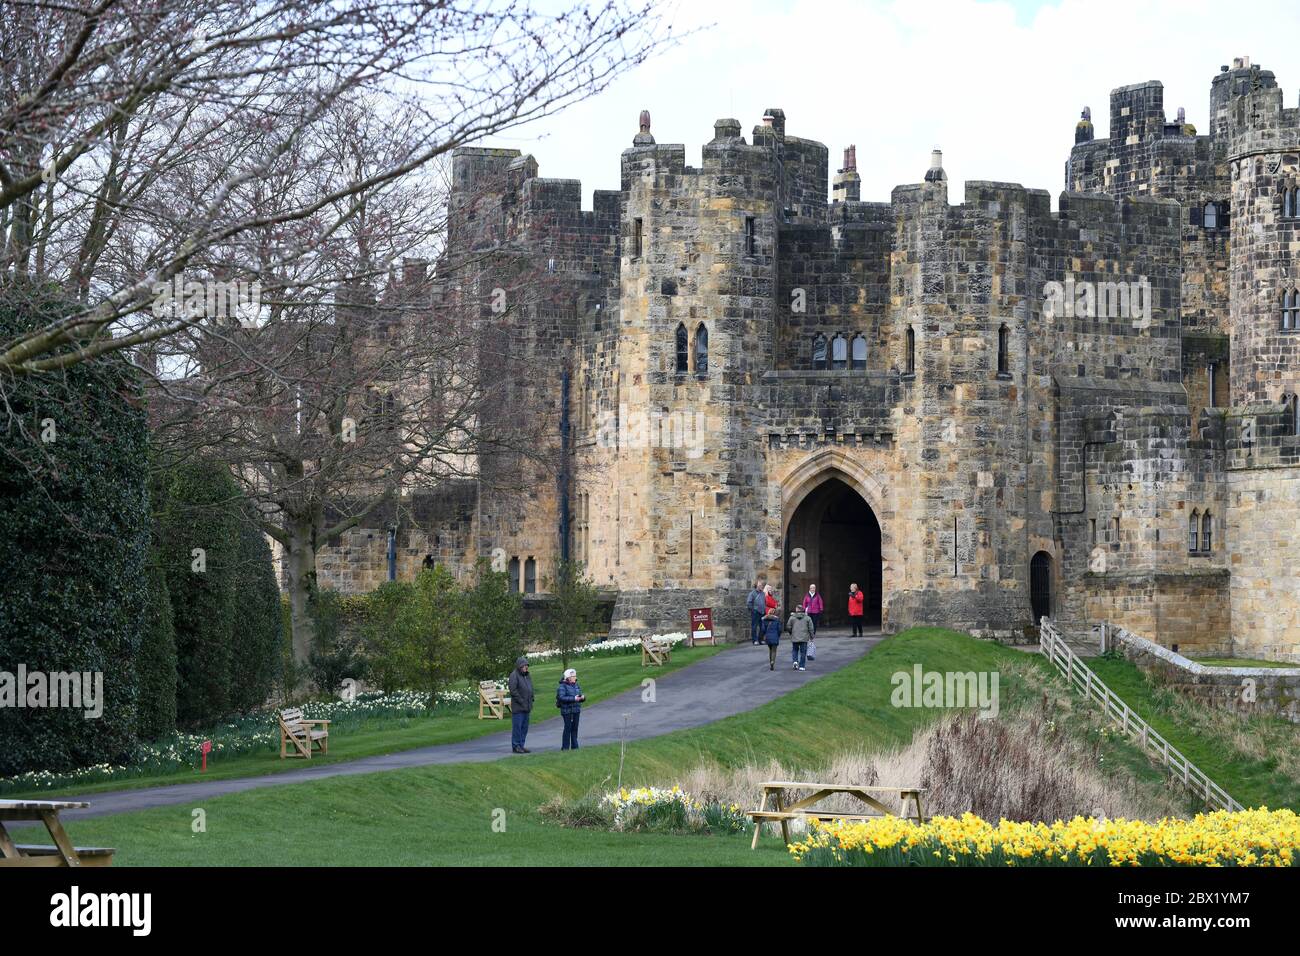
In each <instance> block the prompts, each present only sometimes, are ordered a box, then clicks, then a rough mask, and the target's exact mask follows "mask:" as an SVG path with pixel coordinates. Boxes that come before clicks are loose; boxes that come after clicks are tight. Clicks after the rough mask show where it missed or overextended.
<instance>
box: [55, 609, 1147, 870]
mask: <svg viewBox="0 0 1300 956" xmlns="http://www.w3.org/2000/svg"><path fill="white" fill-rule="evenodd" d="M676 656H677V655H674V657H676ZM918 663H919V664H920V665H921V666H922V667H923V668H924V669H925V670H938V671H977V672H978V671H999V672H1001V673H1002V674H1003V679H1002V681H1001V686H1000V692H1001V706H1002V709H1003V711H1004V712H1008V711H1010V710H1011V709H1012V708H1013V707H1015V706H1020V705H1024V706H1029V705H1031V704H1032V703H1033V702H1035V701H1037V700H1038V699H1039V697H1040V696H1041V695H1043V694H1044V693H1045V692H1046V691H1045V690H1044V687H1045V686H1048V685H1049V684H1050V679H1049V678H1048V677H1047V676H1046V674H1045V672H1044V671H1043V670H1042V667H1041V666H1040V661H1039V660H1038V659H1037V658H1029V657H1026V656H1025V655H1024V654H1023V653H1021V652H1018V651H1014V650H1009V649H1006V648H1002V647H1000V646H998V645H995V644H990V643H986V642H981V641H976V640H973V639H971V638H969V637H966V636H964V635H961V634H956V633H954V632H951V631H944V630H940V629H935V628H918V629H914V630H911V631H908V632H905V633H903V634H900V635H896V636H894V637H892V638H889V639H887V640H885V641H884V642H882V643H881V644H880V645H879V646H877V647H876V648H875V649H874V650H872V651H871V653H869V654H868V655H866V656H865V657H864V658H862V659H861V660H859V661H856V662H855V663H853V664H851V665H849V666H847V667H845V668H843V669H842V670H840V671H838V672H836V673H833V674H830V675H828V676H826V677H823V678H820V679H818V680H816V681H814V682H813V683H811V684H809V685H807V686H805V687H802V688H800V689H798V690H796V691H793V692H792V693H790V694H788V695H787V696H785V697H783V698H781V699H779V700H777V701H774V702H772V703H770V704H766V705H764V706H762V707H759V708H757V709H755V710H753V711H749V712H747V713H744V714H739V715H737V716H734V717H729V718H726V719H724V720H721V721H717V722H716V723H713V724H709V725H707V726H704V727H701V728H698V729H695V730H689V731H682V732H678V733H673V734H668V735H665V736H662V737H658V738H653V739H650V740H644V741H635V742H633V743H631V744H630V745H629V746H628V751H627V757H626V763H625V765H624V767H623V783H624V784H625V785H641V784H653V785H657V786H668V785H671V784H672V783H674V782H676V781H677V780H679V779H681V778H682V777H683V775H685V774H688V773H689V772H690V771H691V769H692V768H695V767H698V766H699V765H701V764H702V763H713V764H718V765H721V766H724V767H736V768H741V767H746V766H750V765H753V764H756V763H762V762H766V761H769V760H773V759H775V760H778V761H780V762H781V763H782V764H783V765H785V766H788V767H803V768H816V767H819V766H824V765H826V764H829V763H830V762H832V761H833V760H834V759H835V758H836V756H837V755H839V754H842V753H843V752H845V751H846V750H865V751H873V750H876V751H879V750H884V749H888V748H890V747H895V746H898V745H901V744H905V743H907V742H908V741H910V740H911V739H912V737H913V734H914V732H915V731H916V730H917V728H918V727H920V726H922V725H923V724H926V723H928V722H930V721H932V720H933V719H934V718H935V717H936V716H938V715H940V714H943V713H948V711H945V710H943V709H942V708H927V707H895V706H892V705H891V701H890V697H891V693H892V691H893V683H892V681H891V677H892V675H894V674H895V673H898V672H906V673H910V672H911V671H912V669H913V667H914V665H916V664H918ZM1024 675H1028V677H1026V676H1024ZM539 686H541V683H540V681H539ZM1061 696H1062V698H1063V699H1065V695H1064V694H1063V693H1062V695H1061ZM1095 745H1096V746H1097V747H1098V748H1099V750H1101V751H1104V752H1105V753H1106V754H1107V755H1108V756H1109V757H1110V764H1111V765H1113V766H1116V767H1117V768H1118V767H1120V766H1122V764H1123V760H1122V759H1121V756H1122V755H1125V754H1127V756H1128V758H1129V759H1132V760H1133V761H1134V764H1135V766H1137V767H1138V770H1137V773H1138V775H1139V776H1141V775H1143V774H1145V779H1147V780H1148V781H1150V780H1159V778H1160V775H1159V774H1158V772H1155V771H1152V770H1151V769H1150V768H1149V767H1145V769H1143V767H1142V765H1141V759H1140V758H1138V757H1134V755H1133V752H1132V749H1131V747H1128V746H1127V745H1126V744H1125V743H1123V742H1121V741H1114V740H1110V739H1103V738H1101V737H1098V739H1097V740H1096V741H1095ZM618 771H619V749H618V747H616V746H605V747H591V748H584V749H582V750H580V751H578V752H576V753H543V754H534V755H531V756H529V757H509V758H507V759H504V760H502V761H500V762H496V763H491V764H473V765H465V764H462V765H452V766H431V767H423V768H416V769H409V770H400V771H392V772H386V773H376V774H368V775H363V776H355V777H339V778H334V779H330V780H324V781H319V782H312V783H302V784H295V785H293V787H292V789H291V790H289V789H285V788H278V787H274V788H267V789H263V790H258V791H250V792H247V793H242V794H235V795H231V796H227V797H220V798H215V799H212V800H208V801H205V802H204V803H203V805H202V808H201V809H203V810H204V812H205V815H206V832H203V833H195V832H193V829H192V819H193V817H192V811H193V810H194V809H196V808H195V807H190V806H180V807H173V808H161V809H156V810H150V811H145V812H141V813H133V814H123V815H119V816H114V817H108V818H103V819H92V820H86V821H78V822H74V823H72V824H71V826H70V830H71V832H72V835H73V839H74V840H76V841H77V842H78V843H82V844H94V845H101V846H103V845H107V846H115V847H117V848H118V863H119V865H155V866H181V865H254V864H260V865H277V864H294V865H308V866H312V865H353V864H368V865H389V864H401V865H438V864H460V865H463V864H476V865H516V866H518V865H555V864H556V863H557V862H561V861H562V862H563V863H564V864H565V865H571V866H595V865H614V864H617V865H656V864H666V865H667V864H671V865H679V866H680V865H705V864H712V865H742V864H743V865H763V864H789V863H790V858H789V856H788V855H787V854H786V853H785V852H784V850H783V849H782V848H781V846H780V842H779V841H778V840H774V839H772V838H770V837H769V838H767V839H766V840H764V841H763V843H762V844H761V845H760V848H759V850H758V851H756V852H751V851H750V850H749V842H748V840H747V839H745V838H743V837H699V836H669V835H660V834H627V833H605V832H600V831H593V830H586V829H582V830H579V829H566V828H563V827H560V826H558V825H556V824H555V823H553V822H551V821H548V820H545V819H544V818H543V817H542V816H541V815H540V814H539V813H538V807H539V806H541V805H542V804H544V803H547V802H549V801H551V800H554V799H555V798H557V797H558V798H561V799H576V798H578V797H580V796H582V795H584V794H587V793H591V792H597V791H602V790H607V789H613V786H614V784H615V780H616V777H617V774H618ZM1117 772H1122V771H1119V770H1117ZM502 823H504V828H502Z"/></svg>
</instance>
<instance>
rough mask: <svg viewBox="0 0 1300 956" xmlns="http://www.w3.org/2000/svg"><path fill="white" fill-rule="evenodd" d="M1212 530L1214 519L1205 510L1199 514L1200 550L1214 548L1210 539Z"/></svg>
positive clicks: (1211, 549)
mask: <svg viewBox="0 0 1300 956" xmlns="http://www.w3.org/2000/svg"><path fill="white" fill-rule="evenodd" d="M1213 530H1214V521H1213V520H1212V519H1211V518H1210V513H1209V512H1208V511H1207V512H1205V514H1203V515H1201V550H1202V551H1213V550H1214V545H1213V540H1212V532H1213Z"/></svg>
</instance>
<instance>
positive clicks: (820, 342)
mask: <svg viewBox="0 0 1300 956" xmlns="http://www.w3.org/2000/svg"><path fill="white" fill-rule="evenodd" d="M812 366H813V368H816V369H824V368H826V336H824V335H822V334H821V333H820V332H818V333H817V336H816V338H814V339H813V353H812Z"/></svg>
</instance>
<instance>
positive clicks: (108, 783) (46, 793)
mask: <svg viewBox="0 0 1300 956" xmlns="http://www.w3.org/2000/svg"><path fill="white" fill-rule="evenodd" d="M724 649H725V648H724V646H722V645H719V646H717V647H713V646H708V645H704V646H700V647H693V648H688V647H685V646H680V647H678V648H675V649H674V650H673V653H672V660H671V662H670V663H669V664H667V665H665V666H664V667H662V668H642V667H641V655H640V654H639V653H636V654H612V655H608V656H604V657H591V658H587V659H578V660H576V661H572V662H571V664H572V666H573V667H574V668H576V669H577V671H578V679H579V680H580V681H581V683H582V689H583V690H584V691H586V693H587V696H588V699H589V700H590V701H591V702H592V703H596V702H597V701H600V700H604V699H605V698H607V697H613V696H615V695H617V694H621V693H622V692H623V691H625V690H629V689H631V688H633V687H637V686H638V685H639V684H640V683H641V681H642V680H643V679H644V678H645V676H646V675H647V674H650V673H653V674H654V675H655V676H656V677H657V676H661V675H663V674H666V673H669V672H670V671H674V670H678V669H679V668H682V667H686V666H687V665H689V664H693V663H695V662H696V661H701V660H704V659H705V658H706V657H709V656H711V655H712V654H716V653H718V652H719V651H721V650H724ZM529 669H530V670H531V671H532V674H533V688H534V690H535V691H536V694H537V705H536V706H537V707H538V708H539V712H540V716H539V719H540V717H543V716H544V717H550V716H552V714H553V713H559V711H556V710H555V708H554V707H553V706H552V703H553V702H552V701H551V697H552V695H553V691H554V688H555V685H556V684H558V683H559V682H560V675H561V673H563V670H564V668H563V666H562V665H561V664H560V662H559V661H558V660H554V661H545V662H542V663H540V664H537V665H534V666H532V667H530V668H529ZM548 708H549V710H548ZM267 719H268V721H272V720H274V718H273V717H271V716H268V718H267ZM509 729H510V721H509V720H479V719H478V705H477V704H473V705H466V706H464V707H456V708H440V709H439V711H438V712H437V713H436V715H434V716H421V717H395V716H393V717H373V718H370V719H368V720H366V721H364V722H363V723H360V724H354V725H349V726H348V727H347V728H346V729H345V730H339V731H337V732H336V733H333V734H331V735H330V752H329V756H321V755H319V754H318V755H316V756H314V757H312V759H311V765H312V766H316V765H319V764H322V763H338V762H339V761H343V760H355V759H357V758H358V757H370V756H373V755H375V754H385V753H396V752H397V751H400V750H411V749H413V748H416V747H427V746H430V745H433V744H449V743H456V742H457V741H461V740H470V739H472V738H474V737H481V736H482V735H484V734H490V733H498V732H501V731H503V730H505V731H508V730H509ZM277 740H278V737H277ZM306 764H307V761H305V760H302V759H289V760H281V759H280V749H279V744H278V743H277V744H276V746H275V747H274V748H268V749H267V750H264V751H257V752H254V753H246V754H232V755H230V756H228V757H224V758H221V759H212V758H210V759H209V761H208V770H207V773H203V774H200V773H199V772H198V770H191V769H185V770H178V771H171V772H167V773H155V774H149V775H143V776H138V777H137V776H131V777H122V778H120V779H117V780H103V781H97V782H93V783H80V784H76V785H74V786H71V787H62V788H54V789H43V790H40V791H30V792H27V793H21V792H18V791H14V792H12V793H6V794H5V795H4V796H5V799H10V800H12V799H20V798H22V797H24V796H26V797H31V798H41V799H44V798H49V797H51V796H58V795H62V796H66V795H72V794H94V793H102V792H105V791H109V790H134V789H138V788H140V787H156V786H163V785H168V784H177V783H194V782H196V781H199V780H223V779H229V778H232V777H256V776H261V775H263V774H268V773H279V772H281V771H283V770H295V769H299V768H301V767H303V766H305V765H306Z"/></svg>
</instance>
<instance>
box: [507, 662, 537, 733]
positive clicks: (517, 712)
mask: <svg viewBox="0 0 1300 956" xmlns="http://www.w3.org/2000/svg"><path fill="white" fill-rule="evenodd" d="M507 686H508V687H509V688H510V751H511V753H517V754H526V753H531V751H530V750H528V748H526V747H525V746H524V739H525V738H526V737H527V736H528V718H529V715H531V714H532V712H533V677H532V675H531V674H529V673H528V658H526V657H521V658H519V659H518V660H517V661H515V669H514V670H512V671H511V672H510V680H509V681H508V682H507Z"/></svg>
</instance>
